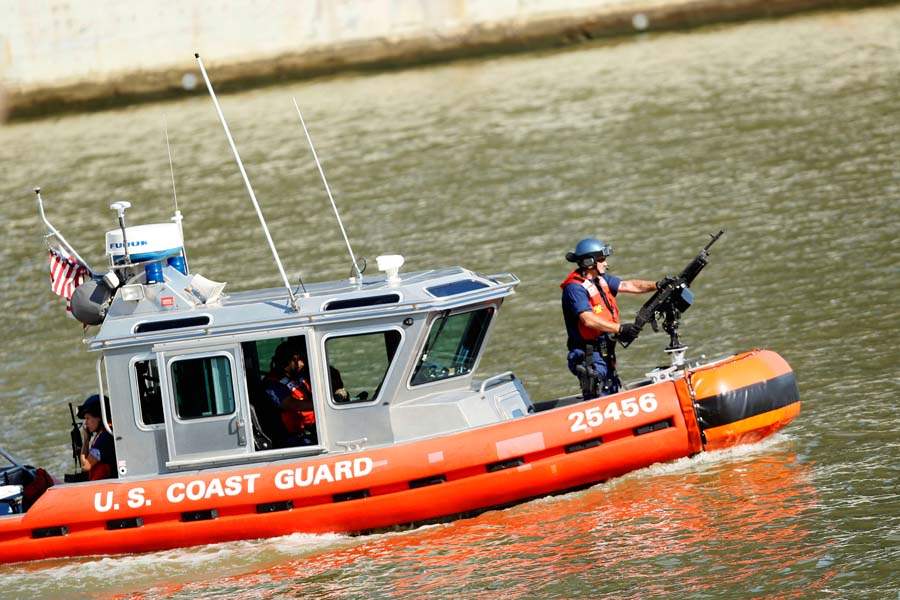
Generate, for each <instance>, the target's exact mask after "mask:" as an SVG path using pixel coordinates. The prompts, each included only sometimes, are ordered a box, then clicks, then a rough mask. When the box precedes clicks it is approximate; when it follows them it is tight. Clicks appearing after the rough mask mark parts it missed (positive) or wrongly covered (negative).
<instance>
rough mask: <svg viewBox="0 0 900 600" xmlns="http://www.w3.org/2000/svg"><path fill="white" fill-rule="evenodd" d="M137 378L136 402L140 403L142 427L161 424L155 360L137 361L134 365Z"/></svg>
mask: <svg viewBox="0 0 900 600" xmlns="http://www.w3.org/2000/svg"><path fill="white" fill-rule="evenodd" d="M134 374H135V376H136V378H137V388H138V401H139V402H140V403H141V422H142V423H143V424H144V425H157V424H159V423H162V422H163V421H164V420H165V419H164V418H163V407H162V394H160V390H159V371H158V370H157V368H156V361H155V360H139V361H137V362H136V363H134Z"/></svg>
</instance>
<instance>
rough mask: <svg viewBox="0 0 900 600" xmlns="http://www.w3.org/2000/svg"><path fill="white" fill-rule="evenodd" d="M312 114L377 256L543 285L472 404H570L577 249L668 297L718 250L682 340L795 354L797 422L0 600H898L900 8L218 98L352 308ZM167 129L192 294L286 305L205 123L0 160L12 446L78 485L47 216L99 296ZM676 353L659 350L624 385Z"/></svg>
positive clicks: (71, 373)
mask: <svg viewBox="0 0 900 600" xmlns="http://www.w3.org/2000/svg"><path fill="white" fill-rule="evenodd" d="M212 76H213V78H215V72H213V73H212ZM291 96H296V98H297V101H298V102H299V103H300V106H301V107H302V108H304V116H305V117H306V118H307V121H308V122H309V123H310V127H311V131H312V135H313V137H314V139H315V141H316V144H317V148H318V150H319V153H320V156H321V157H322V158H323V161H324V164H325V168H326V171H327V173H328V175H329V180H330V183H331V185H332V187H333V189H334V192H335V195H336V197H337V199H338V202H339V204H340V205H341V208H342V211H343V214H344V217H345V222H346V224H347V227H348V229H349V231H350V234H351V236H352V239H353V243H354V245H355V249H356V250H357V252H359V253H361V254H363V255H366V256H369V257H374V256H375V255H377V254H384V253H394V252H397V253H401V254H404V255H405V256H406V257H407V265H408V266H407V267H406V268H407V269H410V270H414V269H420V268H425V267H430V266H435V265H452V264H462V265H464V266H467V267H470V268H473V269H476V270H479V271H484V272H496V271H502V270H511V271H513V272H515V273H516V274H517V275H519V276H520V277H521V278H522V280H523V283H522V285H521V286H520V288H519V293H518V295H517V296H515V297H513V298H512V299H510V301H509V302H508V303H507V304H506V305H505V306H504V310H503V312H502V318H501V321H500V323H499V325H498V328H497V329H496V331H495V334H494V336H493V338H492V340H491V342H490V349H491V351H490V352H489V355H488V357H487V359H486V360H485V361H483V363H482V366H481V372H482V373H490V372H496V371H501V370H507V369H509V368H512V369H514V370H515V372H516V373H517V374H518V375H520V376H521V377H522V378H523V379H524V381H525V383H526V385H527V386H528V388H529V390H530V391H531V393H532V395H533V396H534V397H535V398H538V399H540V398H548V397H551V396H556V395H559V394H562V393H571V392H573V391H574V387H575V386H574V383H575V382H574V379H573V378H571V376H570V375H568V373H567V372H566V371H565V367H564V356H563V345H564V335H563V327H562V319H561V317H560V314H559V307H558V303H559V290H558V287H557V285H558V282H559V281H560V280H561V279H562V278H563V276H564V275H565V273H566V266H567V265H566V264H565V263H564V261H563V259H562V256H563V254H564V253H565V252H566V250H568V249H570V248H571V246H572V244H573V243H574V242H575V241H577V239H579V238H580V237H583V236H584V235H587V234H594V235H600V236H601V237H603V238H604V239H608V240H609V241H610V242H611V243H612V244H613V246H614V247H615V249H616V254H615V256H614V257H613V259H614V260H613V261H612V268H613V271H614V272H616V273H618V274H620V275H622V276H625V277H634V276H639V277H645V278H656V277H657V276H659V275H662V274H663V273H666V272H672V271H676V270H678V269H679V268H681V267H682V266H683V263H686V261H687V260H688V259H689V258H690V257H691V255H692V254H693V253H694V252H696V250H697V249H699V247H700V245H702V243H703V242H704V237H705V235H706V233H708V232H711V231H714V230H716V229H718V228H719V227H725V228H726V229H727V230H728V233H727V235H726V237H725V238H724V239H723V240H721V241H720V242H719V244H718V245H717V246H716V247H715V249H714V258H713V263H712V265H711V266H710V267H709V268H708V269H707V270H706V271H705V272H704V273H703V274H702V275H701V277H700V279H699V280H698V282H697V284H696V286H695V288H696V290H695V291H696V294H697V299H696V305H695V307H694V308H693V309H692V310H691V311H690V312H689V313H688V314H687V315H686V317H685V320H684V327H683V332H684V339H685V341H686V342H687V343H689V344H690V345H691V347H692V352H693V353H694V355H697V354H700V353H704V354H706V355H709V356H716V355H720V354H724V353H728V352H732V351H736V350H741V349H746V348H750V347H754V346H765V347H769V348H773V349H775V350H777V351H779V352H780V353H781V354H782V355H784V356H785V357H786V358H787V359H788V361H789V362H790V363H791V364H792V365H793V367H794V368H795V370H796V371H797V373H798V377H799V381H800V389H801V395H802V397H803V401H804V405H803V413H802V414H801V415H800V417H799V418H798V420H797V421H795V423H794V424H792V425H791V426H790V427H789V428H788V429H786V430H785V431H784V433H782V434H779V435H778V436H776V437H775V438H773V439H772V440H770V441H768V442H766V443H765V444H763V445H760V446H757V447H753V448H741V449H737V450H733V451H729V452H725V453H716V454H712V455H704V456H702V457H697V458H694V459H691V460H685V461H680V462H678V463H675V464H673V465H663V466H654V467H651V468H650V469H646V470H643V471H640V472H637V473H634V474H632V475H629V476H627V477H625V478H622V479H619V480H616V481H613V482H608V483H607V484H604V485H601V486H597V487H595V488H592V489H590V490H587V491H584V492H579V493H576V494H569V495H565V496H560V497H555V498H550V499H544V500H540V501H536V502H531V503H528V504H525V505H521V506H518V507H515V508H512V509H508V510H504V511H497V512H491V513H487V514H484V515H482V516H480V517H477V518H475V519H469V520H462V521H457V522H454V523H450V524H447V525H441V526H434V527H428V528H421V529H417V530H413V531H409V532H405V533H399V534H386V535H376V536H369V537H359V538H350V537H344V536H290V537H287V538H279V539H275V540H264V541H247V542H240V543H234V544H223V545H216V546H210V547H203V548H196V549H183V550H177V551H171V552H163V553H154V554H149V555H141V556H128V557H117V558H83V559H74V560H55V561H48V562H44V563H37V564H31V565H13V566H0V575H2V590H0V596H10V597H29V598H38V597H63V596H70V595H72V594H73V593H75V592H76V591H77V594H78V595H82V594H86V595H97V596H104V597H105V596H117V595H125V596H128V595H131V594H136V595H138V596H144V597H148V598H150V597H153V598H155V597H176V598H188V597H190V598H193V597H209V598H216V597H229V598H241V597H253V598H257V597H262V598H269V597H272V598H274V597H281V596H284V595H290V596H297V597H303V596H316V597H324V598H356V597H370V596H371V597H406V596H420V595H424V594H428V595H432V596H437V597H441V596H444V597H479V598H481V597H483V598H489V597H496V596H498V595H504V596H508V597H517V598H518V597H523V598H524V597H558V598H570V597H596V596H601V595H609V596H613V597H625V598H644V597H652V596H673V595H678V596H682V595H687V596H695V597H704V598H706V597H723V598H730V597H839V598H846V597H879V598H881V597H883V598H895V597H897V594H898V591H897V590H898V588H900V575H898V572H900V499H898V498H900V497H898V493H897V486H898V458H900V451H898V449H900V425H898V416H900V414H898V413H900V410H898V408H897V404H896V401H897V398H898V391H900V369H898V367H897V362H898V361H897V358H898V352H897V350H896V337H897V335H898V326H897V324H898V318H900V303H898V300H897V294H898V292H900V251H898V250H900V242H898V226H900V208H898V207H900V166H898V164H900V163H898V158H900V8H896V7H889V8H883V9H872V10H866V11H861V12H850V13H827V14H817V15H811V16H803V17H797V18H793V19H788V20H779V21H771V22H758V23H750V24H744V25H739V26H729V27H721V28H710V29H704V30H701V31H694V32H690V33H672V34H665V35H648V36H642V37H637V38H634V39H629V40H624V41H620V42H615V43H604V44H597V45H588V46H579V47H575V48H571V49H567V50H565V51H559V52H544V53H536V54H528V55H520V56H512V57H501V58H494V59H490V60H480V61H471V62H464V63H456V64H451V65H445V66H437V67H428V68H421V69H414V70H408V71H401V72H392V73H386V74H381V75H368V76H345V77H338V78H334V79H329V80H320V81H315V82H310V83H304V84H297V85H292V86H290V87H283V88H269V89H265V90H260V91H255V92H250V93H245V94H240V95H234V96H227V97H224V98H222V102H223V109H224V111H225V113H226V115H227V117H228V118H229V122H230V124H231V127H232V130H233V132H234V135H235V138H236V141H237V143H238V147H239V148H240V150H241V153H242V156H243V158H244V161H245V163H246V165H247V169H248V172H249V174H250V177H251V179H252V180H253V183H254V185H255V188H256V192H257V195H258V197H259V199H260V201H261V203H262V205H263V208H264V211H265V213H266V215H267V216H268V217H269V223H270V227H271V229H272V233H273V237H274V238H275V241H276V243H277V244H278V246H279V248H280V250H281V252H282V256H283V258H284V259H285V262H286V266H287V268H288V271H289V272H290V273H291V274H292V276H293V275H296V273H298V272H302V274H303V276H304V278H305V280H307V281H310V280H322V279H334V278H339V277H344V276H346V275H347V274H348V273H349V262H348V260H347V258H346V253H345V250H344V248H343V245H342V241H341V239H340V237H339V233H338V230H337V227H336V225H335V224H334V221H333V217H332V215H331V213H330V210H329V207H328V204H327V199H326V197H325V195H324V192H323V190H322V189H321V184H320V182H319V181H318V177H317V173H316V171H315V166H314V164H313V163H312V161H311V159H310V155H309V151H308V149H307V148H306V146H305V144H304V140H303V137H302V132H301V131H300V129H299V126H298V124H297V122H296V120H295V115H294V113H293V107H292V104H291V100H290V99H291ZM164 121H167V122H168V127H169V133H170V137H171V140H172V144H173V151H174V154H175V162H176V176H177V180H178V192H179V194H178V195H179V200H180V205H181V209H182V210H183V211H184V212H185V214H186V218H187V221H186V224H185V226H186V237H187V239H188V251H189V253H190V260H191V263H192V269H193V270H194V271H195V272H201V273H203V274H205V275H206V276H208V277H210V278H213V279H216V280H220V281H229V282H230V284H229V286H230V289H232V290H235V289H246V288H250V287H257V286H275V285H278V283H279V280H278V275H277V271H276V270H275V268H274V266H273V265H272V263H271V260H270V259H269V255H268V251H267V248H266V246H265V242H264V238H263V237H262V234H261V232H260V231H259V229H258V227H257V226H256V220H255V216H254V215H253V213H252V209H251V208H250V205H249V201H248V200H247V199H246V196H245V193H244V191H243V184H242V182H241V180H240V178H239V175H238V173H237V170H236V168H235V167H234V165H233V163H232V161H231V158H230V154H229V150H228V147H227V143H226V141H225V139H224V137H223V135H222V133H221V130H220V128H219V126H218V123H217V121H216V117H215V114H214V112H213V108H212V106H211V104H210V103H209V101H208V100H206V99H204V98H196V99H190V100H186V101H181V102H177V103H168V104H161V105H151V106H142V107H138V108H134V109H129V110H121V111H115V112H107V113H97V114H91V115H84V116H75V117H67V118H64V119H59V120H48V121H42V122H37V123H30V124H20V125H14V126H7V127H4V128H2V129H0V161H2V165H3V171H2V178H0V194H2V198H3V203H2V205H0V218H2V222H3V225H4V237H3V242H2V244H0V272H2V273H3V277H2V278H0V315H2V316H0V320H2V335H3V338H4V339H5V340H6V343H5V344H3V346H2V347H0V405H2V407H3V411H2V413H0V431H2V432H3V433H2V434H0V445H2V446H4V447H5V448H7V449H9V450H11V451H13V452H14V453H16V454H18V455H20V456H22V457H25V458H26V459H27V460H28V461H30V462H32V463H34V464H40V465H44V466H47V467H48V468H49V469H50V470H51V471H52V472H53V473H55V474H57V475H59V474H60V473H62V472H63V471H64V470H65V469H66V468H67V467H68V466H69V463H68V461H69V460H71V459H70V457H69V450H68V446H67V429H68V425H67V422H68V411H67V409H66V407H65V403H66V402H67V401H72V402H76V401H79V400H81V399H82V398H83V397H84V395H85V394H87V393H89V392H90V391H91V389H92V386H93V385H94V376H93V364H92V358H93V357H91V356H88V355H87V353H86V352H85V351H84V349H83V347H82V344H81V342H80V327H79V326H78V325H77V324H76V323H75V322H74V321H71V320H69V319H67V318H65V317H64V316H63V312H64V311H63V310H62V307H61V304H60V303H59V302H57V301H56V299H55V298H54V297H52V296H51V295H50V293H49V291H48V289H47V286H46V273H45V270H44V269H45V257H44V253H43V243H42V241H41V237H40V234H41V229H40V226H39V225H38V220H37V218H36V215H35V208H34V203H33V200H32V195H31V193H30V191H29V190H30V188H31V187H33V186H35V185H41V186H43V188H44V190H45V198H46V199H47V200H48V202H49V206H48V212H49V214H50V216H51V218H52V219H54V221H55V222H56V224H57V225H58V226H60V227H61V229H63V231H64V233H65V234H66V235H67V237H68V238H69V239H70V241H71V242H73V243H74V244H75V245H76V246H77V247H78V248H79V249H80V250H81V251H82V253H83V254H85V255H86V257H87V258H89V259H90V260H92V261H93V262H95V263H97V264H99V263H100V262H101V261H102V257H101V252H102V246H101V244H102V241H101V237H102V232H103V231H104V230H105V229H107V228H112V226H113V225H114V220H113V214H112V213H111V212H110V211H109V210H108V209H107V206H108V204H109V203H110V202H111V201H113V200H117V199H122V198H125V199H128V200H130V201H131V202H132V203H133V204H134V205H135V207H134V209H132V211H131V213H130V214H131V222H133V223H137V222H154V221H162V220H165V219H167V218H168V217H169V215H170V213H171V193H170V188H169V185H170V184H169V174H168V164H167V157H166V150H165V142H164V137H163V122H164ZM623 304H624V310H625V312H626V313H628V312H633V311H634V310H635V309H636V308H637V306H638V303H637V302H636V301H634V300H631V301H628V300H626V301H625V302H623ZM664 345H665V340H664V338H663V336H662V335H656V336H654V335H651V334H645V335H644V336H642V337H641V339H640V340H639V341H638V342H637V343H636V344H635V345H634V346H632V348H630V349H629V350H628V351H626V352H623V353H622V356H621V359H620V360H621V362H623V363H624V372H625V375H626V377H627V378H632V377H637V376H639V375H640V374H641V373H642V372H643V371H644V370H646V369H647V368H649V367H652V366H653V365H655V364H657V363H658V362H661V361H662V360H663V358H662V352H661V349H662V347H663V346H664Z"/></svg>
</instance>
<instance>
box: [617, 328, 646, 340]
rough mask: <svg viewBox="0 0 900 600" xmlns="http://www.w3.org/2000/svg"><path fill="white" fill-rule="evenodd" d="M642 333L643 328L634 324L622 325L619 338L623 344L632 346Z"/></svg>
mask: <svg viewBox="0 0 900 600" xmlns="http://www.w3.org/2000/svg"><path fill="white" fill-rule="evenodd" d="M640 333H641V328H640V327H638V326H637V325H635V324H634V323H622V326H621V327H620V328H619V334H618V336H617V337H618V338H619V341H620V342H622V343H623V344H630V343H631V342H633V341H634V340H636V339H637V336H638V334H640Z"/></svg>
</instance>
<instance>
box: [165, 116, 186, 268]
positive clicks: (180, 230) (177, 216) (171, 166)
mask: <svg viewBox="0 0 900 600" xmlns="http://www.w3.org/2000/svg"><path fill="white" fill-rule="evenodd" d="M163 128H164V129H165V132H166V154H168V155H169V173H170V174H171V175H172V198H173V199H174V200H175V216H173V217H172V220H173V221H175V223H177V224H178V235H180V236H181V257H182V258H184V270H185V271H186V272H188V273H190V272H191V269H190V267H189V266H188V258H187V250H185V248H184V246H185V244H184V228H183V227H182V225H181V222H182V221H183V220H184V219H183V217H182V216H181V211H180V210H178V192H177V191H176V190H175V163H174V162H172V147H171V146H170V145H169V123H168V122H167V121H166V118H165V116H163Z"/></svg>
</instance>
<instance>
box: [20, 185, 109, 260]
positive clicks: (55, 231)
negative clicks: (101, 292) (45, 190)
mask: <svg viewBox="0 0 900 600" xmlns="http://www.w3.org/2000/svg"><path fill="white" fill-rule="evenodd" d="M34 193H35V194H36V195H37V203H38V214H39V215H40V217H41V221H43V222H44V225H46V226H47V230H48V231H49V232H50V233H48V234H47V235H48V236H49V235H53V236H56V239H57V240H59V243H61V244H62V245H63V247H64V248H65V249H66V251H67V252H68V253H69V254H71V255H72V256H74V257H75V258H76V259H77V260H78V262H80V263H81V264H83V265H84V266H85V267H87V270H88V271H90V272H91V273H93V272H94V270H93V269H92V268H91V266H90V265H89V264H87V262H85V260H84V259H83V258H81V255H79V254H78V252H76V251H75V248H73V247H72V245H71V244H70V243H69V242H68V241H66V238H65V237H63V234H62V233H60V231H59V229H57V228H56V227H54V226H53V224H52V223H50V220H49V219H47V215H46V214H44V199H43V198H41V188H39V187H36V188H34Z"/></svg>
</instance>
